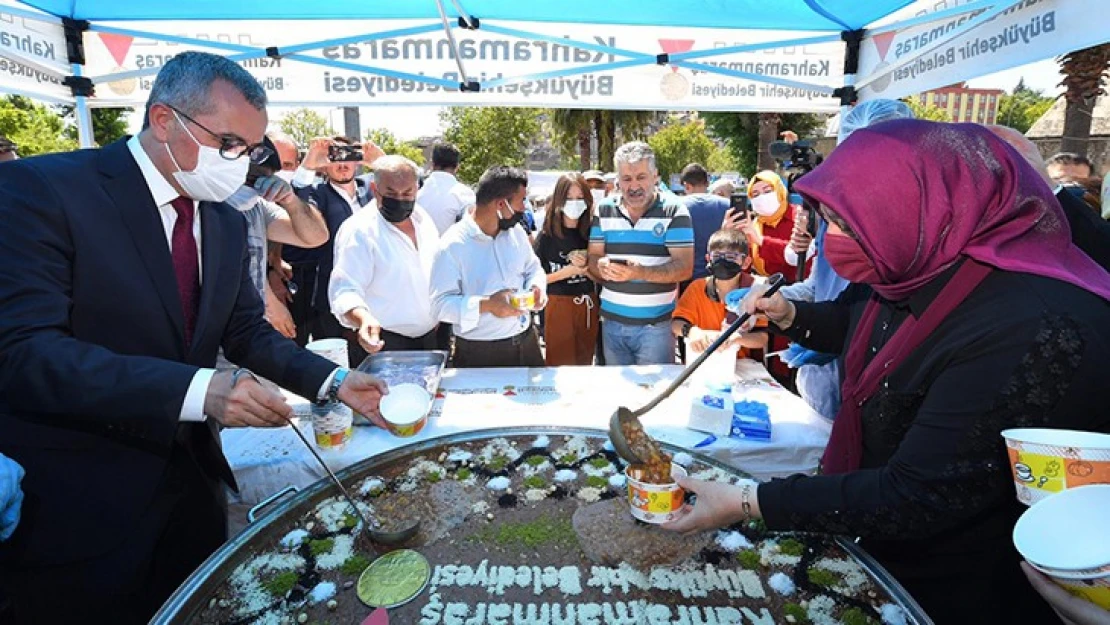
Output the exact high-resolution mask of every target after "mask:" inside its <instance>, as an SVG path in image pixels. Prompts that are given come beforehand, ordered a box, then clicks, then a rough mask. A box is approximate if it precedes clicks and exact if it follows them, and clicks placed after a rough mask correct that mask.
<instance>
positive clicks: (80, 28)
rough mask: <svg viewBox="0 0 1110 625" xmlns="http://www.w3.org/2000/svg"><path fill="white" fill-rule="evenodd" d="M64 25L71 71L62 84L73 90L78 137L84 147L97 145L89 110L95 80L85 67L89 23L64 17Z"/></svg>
mask: <svg viewBox="0 0 1110 625" xmlns="http://www.w3.org/2000/svg"><path fill="white" fill-rule="evenodd" d="M62 27H63V28H64V29H65V37H66V57H67V60H68V61H69V66H70V71H72V72H73V73H72V74H70V75H69V76H66V77H65V79H64V80H63V81H62V84H63V85H65V86H67V87H69V88H70V90H71V91H73V99H74V105H75V107H74V117H76V118H77V137H78V138H79V140H80V145H81V147H83V148H91V147H93V146H95V145H96V141H95V139H94V138H93V125H92V112H91V111H90V110H89V102H88V98H89V96H91V95H93V82H92V81H91V80H89V78H88V76H85V75H84V68H85V31H87V30H88V29H89V23H88V22H86V21H84V20H74V19H70V18H68V17H67V18H62Z"/></svg>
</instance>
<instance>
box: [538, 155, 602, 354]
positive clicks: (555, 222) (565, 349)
mask: <svg viewBox="0 0 1110 625" xmlns="http://www.w3.org/2000/svg"><path fill="white" fill-rule="evenodd" d="M593 209H594V201H593V196H592V195H591V194H590V188H589V187H588V186H586V180H585V179H584V178H583V177H582V175H581V174H577V173H570V174H566V175H564V176H562V177H560V178H559V180H558V182H556V183H555V191H554V193H552V196H551V201H550V202H549V203H548V207H547V217H546V218H545V219H544V222H543V231H542V232H540V235H539V237H537V238H536V256H538V257H539V259H540V264H542V265H543V270H544V271H546V272H547V297H548V302H547V308H545V309H544V342H545V345H546V351H547V354H546V356H545V358H546V362H547V365H548V366H549V367H554V366H559V365H590V364H593V357H594V349H595V346H596V343H597V330H598V308H597V296H596V295H595V294H594V284H593V282H591V281H590V278H589V276H588V274H587V273H586V245H587V244H588V243H589V239H590V218H591V216H592V215H593Z"/></svg>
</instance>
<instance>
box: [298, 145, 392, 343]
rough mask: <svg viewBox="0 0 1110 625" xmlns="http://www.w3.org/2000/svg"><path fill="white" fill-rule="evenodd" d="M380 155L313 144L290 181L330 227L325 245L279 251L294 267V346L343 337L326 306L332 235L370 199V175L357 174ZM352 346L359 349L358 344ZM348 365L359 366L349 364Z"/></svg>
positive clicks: (362, 148)
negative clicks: (357, 155) (353, 157)
mask: <svg viewBox="0 0 1110 625" xmlns="http://www.w3.org/2000/svg"><path fill="white" fill-rule="evenodd" d="M336 147H338V148H340V153H339V154H334V153H333V151H332V150H333V148H336ZM357 152H362V157H361V159H360V160H333V158H335V159H338V158H342V155H343V154H344V153H346V154H355V153H357ZM381 156H384V153H383V152H382V151H381V149H380V148H378V146H376V145H374V143H373V142H366V143H365V144H362V145H358V144H356V143H355V142H353V141H352V140H350V139H347V138H346V137H334V138H332V139H323V138H321V139H313V141H312V143H311V145H309V148H308V153H307V154H305V157H304V162H303V163H301V166H300V168H298V169H297V174H296V175H295V176H294V177H293V187H294V188H295V189H297V195H298V196H299V197H300V198H301V199H302V200H304V201H305V202H307V203H309V204H312V205H313V206H315V207H316V208H317V209H319V211H320V213H321V214H322V215H323V216H324V221H325V222H326V223H327V224H328V240H327V242H326V243H324V244H323V245H321V246H319V247H314V248H311V249H305V248H300V247H295V246H292V245H286V246H285V247H284V249H283V250H282V258H283V259H285V262H287V263H289V264H290V265H291V266H292V267H293V282H295V283H296V284H297V292H296V294H294V295H293V301H292V303H291V304H290V312H291V313H292V315H293V323H295V324H296V325H297V344H298V345H305V344H306V343H307V342H308V339H309V335H310V334H311V336H312V339H313V340H319V339H323V338H340V337H342V336H344V334H345V333H344V330H343V326H342V325H341V324H340V323H339V320H338V319H336V318H335V315H333V314H331V304H330V303H329V302H328V282H329V281H330V280H331V271H332V267H333V266H334V251H335V235H336V233H338V232H339V226H341V225H343V222H344V221H347V218H348V217H350V216H351V215H353V214H355V213H356V212H357V211H360V210H362V209H363V208H364V207H365V206H366V205H367V204H368V203H369V202H370V200H371V199H373V194H372V193H371V192H370V176H369V175H362V176H359V175H356V174H358V169H359V166H360V165H369V164H370V163H372V162H373V161H374V160H376V159H377V158H379V157H381ZM317 174H322V175H323V180H318V179H317ZM353 347H356V348H357V347H358V343H357V341H356V342H355V343H354V345H353ZM351 364H352V365H357V364H358V362H355V361H354V360H352V362H351Z"/></svg>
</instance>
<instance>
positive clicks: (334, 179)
mask: <svg viewBox="0 0 1110 625" xmlns="http://www.w3.org/2000/svg"><path fill="white" fill-rule="evenodd" d="M354 179H355V175H354V174H350V175H349V176H347V177H346V178H340V177H339V176H328V180H330V181H331V182H334V183H335V184H347V183H349V182H351V181H352V180H354Z"/></svg>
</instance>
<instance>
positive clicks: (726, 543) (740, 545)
mask: <svg viewBox="0 0 1110 625" xmlns="http://www.w3.org/2000/svg"><path fill="white" fill-rule="evenodd" d="M717 546H718V547H720V548H721V549H724V550H725V551H727V552H729V553H736V552H737V551H740V550H741V549H751V548H752V546H753V545H752V541H750V540H748V539H747V537H746V536H744V535H743V534H741V533H740V532H718V533H717Z"/></svg>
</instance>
